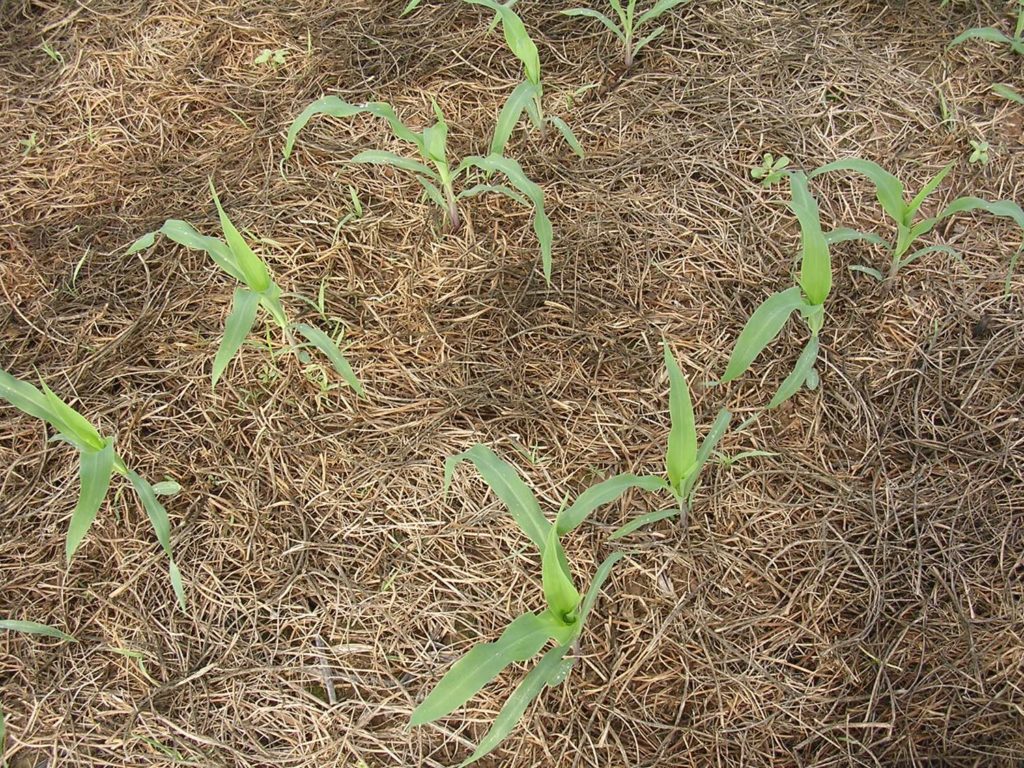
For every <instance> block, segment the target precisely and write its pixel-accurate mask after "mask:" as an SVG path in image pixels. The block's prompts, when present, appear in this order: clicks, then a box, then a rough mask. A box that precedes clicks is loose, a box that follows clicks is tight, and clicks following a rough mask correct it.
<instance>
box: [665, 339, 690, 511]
mask: <svg viewBox="0 0 1024 768" xmlns="http://www.w3.org/2000/svg"><path fill="white" fill-rule="evenodd" d="M664 347H665V368H666V369H667V370H668V381H669V394H668V411H669V416H670V418H671V428H670V429H669V433H668V449H667V450H666V452H665V471H666V473H667V474H668V481H669V484H670V485H671V486H672V490H673V492H675V493H679V491H680V488H681V487H682V483H683V481H684V480H685V479H686V476H687V475H688V474H689V473H690V472H692V471H693V468H694V466H693V465H694V462H695V461H696V460H697V425H696V424H695V422H694V418H693V403H692V401H691V400H690V387H689V385H688V384H687V383H686V377H685V376H684V375H683V372H682V371H681V370H680V369H679V364H678V363H677V362H676V359H675V357H673V355H672V350H671V349H669V346H668V344H664Z"/></svg>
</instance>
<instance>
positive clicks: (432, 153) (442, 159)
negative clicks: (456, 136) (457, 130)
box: [423, 101, 448, 167]
mask: <svg viewBox="0 0 1024 768" xmlns="http://www.w3.org/2000/svg"><path fill="white" fill-rule="evenodd" d="M433 106H434V114H435V116H436V117H437V122H436V123H434V124H433V125H431V126H428V127H426V128H424V129H423V151H424V153H425V154H426V156H427V157H428V158H429V159H431V160H433V161H434V162H435V163H436V164H438V165H440V166H442V167H447V165H448V124H447V123H446V122H445V121H444V114H443V113H442V112H441V108H440V107H438V106H437V102H436V101H435V102H434V103H433Z"/></svg>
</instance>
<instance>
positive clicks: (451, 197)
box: [444, 183, 462, 231]
mask: <svg viewBox="0 0 1024 768" xmlns="http://www.w3.org/2000/svg"><path fill="white" fill-rule="evenodd" d="M444 196H445V199H446V200H447V201H448V221H450V222H451V225H452V229H453V230H455V231H458V230H459V229H461V228H462V218H461V217H460V216H459V205H458V203H457V202H456V201H455V191H454V190H453V189H452V185H451V184H450V183H449V184H445V185H444Z"/></svg>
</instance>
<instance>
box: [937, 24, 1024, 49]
mask: <svg viewBox="0 0 1024 768" xmlns="http://www.w3.org/2000/svg"><path fill="white" fill-rule="evenodd" d="M968 40H985V41H987V42H990V43H1007V44H1011V43H1013V38H1011V37H1009V36H1008V35H1007V34H1005V33H1004V32H1002V31H1001V30H998V29H996V28H995V27H974V28H972V29H968V30H966V31H965V32H961V33H960V34H959V35H957V36H956V37H954V38H953V39H952V40H951V41H950V43H949V45H947V46H946V47H947V48H952V47H953V46H956V45H960V44H961V43H966V42H967V41H968Z"/></svg>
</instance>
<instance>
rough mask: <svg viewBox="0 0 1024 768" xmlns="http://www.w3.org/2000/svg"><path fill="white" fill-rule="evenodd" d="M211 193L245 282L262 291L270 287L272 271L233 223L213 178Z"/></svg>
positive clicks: (258, 291) (255, 289)
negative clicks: (268, 269) (218, 195)
mask: <svg viewBox="0 0 1024 768" xmlns="http://www.w3.org/2000/svg"><path fill="white" fill-rule="evenodd" d="M210 193H211V194H212V195H213V202H214V204H215V205H216V206H217V215H218V216H219V217H220V226H221V228H222V229H223V230H224V239H225V240H226V241H227V244H228V248H230V249H231V255H232V256H234V257H235V263H236V264H238V268H239V270H241V272H242V275H243V276H244V278H245V280H244V282H245V284H246V285H248V286H249V288H250V289H252V290H253V291H256V292H257V293H262V292H263V291H265V290H267V288H269V287H270V273H269V272H268V271H267V265H266V264H264V263H263V260H262V259H261V258H260V257H259V256H257V255H256V254H255V253H254V252H253V250H252V248H250V247H249V244H248V243H247V242H245V238H243V237H242V233H241V232H239V231H238V230H237V229H236V228H235V225H234V224H232V223H231V219H229V218H228V215H227V214H226V213H225V212H224V208H223V207H222V206H221V204H220V198H219V197H217V190H216V189H214V186H213V179H210Z"/></svg>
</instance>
